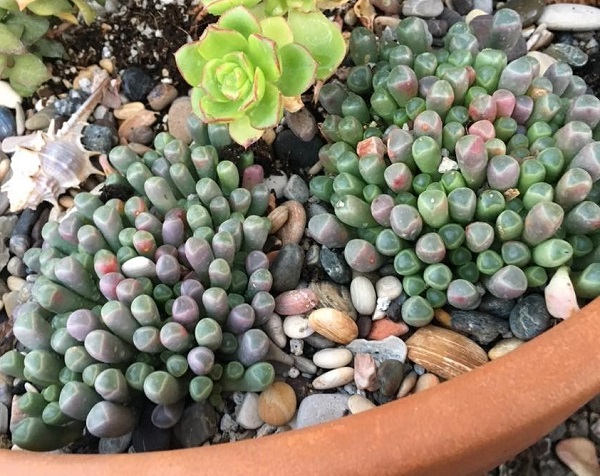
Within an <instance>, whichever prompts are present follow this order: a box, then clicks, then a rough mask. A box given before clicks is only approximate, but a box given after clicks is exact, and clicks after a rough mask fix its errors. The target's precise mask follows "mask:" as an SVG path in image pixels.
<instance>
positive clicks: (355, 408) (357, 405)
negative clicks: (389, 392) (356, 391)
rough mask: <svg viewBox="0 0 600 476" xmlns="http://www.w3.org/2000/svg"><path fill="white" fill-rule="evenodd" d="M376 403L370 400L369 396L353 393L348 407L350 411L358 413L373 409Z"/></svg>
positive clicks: (354, 413)
mask: <svg viewBox="0 0 600 476" xmlns="http://www.w3.org/2000/svg"><path fill="white" fill-rule="evenodd" d="M375 407H376V405H375V404H374V403H373V402H372V401H371V400H369V399H368V398H365V397H363V396H362V395H352V396H351V397H350V398H349V399H348V409H349V410H350V413H352V414H353V415H356V414H357V413H361V412H365V411H367V410H371V409H372V408H375Z"/></svg>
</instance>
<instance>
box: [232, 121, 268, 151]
mask: <svg viewBox="0 0 600 476" xmlns="http://www.w3.org/2000/svg"><path fill="white" fill-rule="evenodd" d="M263 133H264V131H262V130H260V129H255V128H254V127H252V126H251V125H250V119H248V116H242V117H241V118H239V119H238V120H237V121H234V122H232V123H231V124H229V135H230V136H231V138H232V139H233V140H234V141H236V142H237V143H238V144H240V145H241V146H243V147H248V146H250V144H253V143H254V142H256V141H257V140H258V139H260V138H261V137H262V135H263Z"/></svg>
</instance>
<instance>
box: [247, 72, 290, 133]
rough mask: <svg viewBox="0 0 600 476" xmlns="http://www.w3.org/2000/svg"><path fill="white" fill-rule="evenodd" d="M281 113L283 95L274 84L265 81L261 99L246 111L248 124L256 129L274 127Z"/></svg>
mask: <svg viewBox="0 0 600 476" xmlns="http://www.w3.org/2000/svg"><path fill="white" fill-rule="evenodd" d="M282 115H283V97H282V95H281V93H280V92H279V90H278V89H277V88H276V87H275V86H273V85H272V84H270V83H267V84H266V87H265V95H264V96H263V98H262V101H260V103H258V104H257V105H256V106H255V107H254V108H253V109H252V110H251V111H250V112H249V113H248V117H249V118H250V125H251V126H252V127H254V128H256V129H266V128H268V127H275V126H276V125H277V124H279V121H280V120H281V116H282Z"/></svg>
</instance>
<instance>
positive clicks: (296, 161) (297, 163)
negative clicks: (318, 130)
mask: <svg viewBox="0 0 600 476" xmlns="http://www.w3.org/2000/svg"><path fill="white" fill-rule="evenodd" d="M324 145H325V142H324V141H323V139H321V137H320V136H318V135H315V136H314V138H313V139H312V140H310V141H309V142H305V141H303V140H302V139H300V138H299V137H297V136H296V134H294V132H293V131H291V130H288V129H286V130H283V131H281V132H280V133H279V134H277V137H276V138H275V142H273V153H274V154H275V157H276V158H277V159H278V160H280V161H281V162H282V163H284V164H289V165H290V166H291V167H292V169H293V170H300V169H306V168H309V167H312V166H313V165H315V163H316V162H317V161H318V160H319V150H320V149H321V147H323V146H324Z"/></svg>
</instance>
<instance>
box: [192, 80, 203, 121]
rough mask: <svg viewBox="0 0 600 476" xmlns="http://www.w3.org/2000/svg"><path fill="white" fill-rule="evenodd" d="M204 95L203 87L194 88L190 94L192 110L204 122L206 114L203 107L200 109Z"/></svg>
mask: <svg viewBox="0 0 600 476" xmlns="http://www.w3.org/2000/svg"><path fill="white" fill-rule="evenodd" d="M202 96H204V91H202V89H200V88H192V93H191V94H190V101H191V103H192V111H193V113H194V114H196V116H198V117H199V118H200V119H201V120H202V121H203V122H206V121H205V120H204V114H202V109H200V101H201V99H202Z"/></svg>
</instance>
